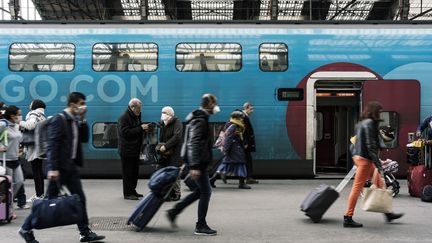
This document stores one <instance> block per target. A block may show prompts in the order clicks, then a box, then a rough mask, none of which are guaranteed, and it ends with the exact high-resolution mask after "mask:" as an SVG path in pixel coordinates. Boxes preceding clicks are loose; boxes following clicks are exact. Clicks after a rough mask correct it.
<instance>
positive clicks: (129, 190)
mask: <svg viewBox="0 0 432 243" xmlns="http://www.w3.org/2000/svg"><path fill="white" fill-rule="evenodd" d="M121 162H122V178H123V196H125V197H126V196H132V195H135V194H136V193H137V192H136V187H137V184H138V174H139V157H123V156H121Z"/></svg>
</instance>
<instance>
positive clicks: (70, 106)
mask: <svg viewBox="0 0 432 243" xmlns="http://www.w3.org/2000/svg"><path fill="white" fill-rule="evenodd" d="M85 100H86V97H85V96H84V94H82V93H79V92H72V93H70V94H69V96H68V100H67V107H66V109H64V110H63V111H62V112H61V113H59V114H57V115H55V116H54V117H52V118H51V120H50V121H49V124H48V148H47V170H48V175H47V177H48V180H50V183H49V185H48V189H47V196H48V198H56V197H57V196H58V194H59V189H60V188H59V185H60V186H66V188H67V189H68V190H69V192H70V193H71V194H72V195H73V194H77V195H78V196H79V197H80V201H81V203H82V206H83V214H84V217H83V221H82V222H80V223H78V229H79V231H80V242H93V241H100V240H102V239H104V238H105V236H101V235H97V234H96V233H94V232H92V231H91V229H90V228H89V221H88V216H87V208H86V197H85V194H84V191H83V188H82V184H81V179H80V178H81V175H80V173H79V169H78V167H81V166H82V165H83V154H82V149H81V143H86V142H88V139H89V129H88V126H87V123H86V120H85V114H86V112H87V106H86V101H85ZM31 221H32V214H30V215H29V216H28V217H27V218H26V219H25V221H24V224H23V225H22V226H21V229H20V230H19V232H18V233H19V234H20V235H21V236H22V237H23V238H24V239H25V241H26V242H27V243H38V241H37V240H35V237H34V235H33V231H32V223H31Z"/></svg>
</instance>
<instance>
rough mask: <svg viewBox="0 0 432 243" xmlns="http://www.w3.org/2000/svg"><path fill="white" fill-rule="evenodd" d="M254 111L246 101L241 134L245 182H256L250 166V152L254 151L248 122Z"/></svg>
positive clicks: (253, 140) (253, 135)
mask: <svg viewBox="0 0 432 243" xmlns="http://www.w3.org/2000/svg"><path fill="white" fill-rule="evenodd" d="M253 112H254V107H253V105H252V104H251V103H250V102H246V103H244V105H243V114H244V117H243V122H244V124H245V130H244V134H243V138H244V139H243V144H244V146H245V152H246V169H247V179H246V183H247V184H256V183H258V181H257V180H255V179H253V178H252V173H253V166H252V153H253V152H255V151H256V150H255V134H254V130H253V127H252V123H251V122H250V119H249V116H250V115H252V113H253Z"/></svg>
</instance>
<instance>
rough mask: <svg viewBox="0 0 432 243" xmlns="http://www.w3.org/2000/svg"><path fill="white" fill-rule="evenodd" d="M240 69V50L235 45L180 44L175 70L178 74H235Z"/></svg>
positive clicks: (238, 45)
mask: <svg viewBox="0 0 432 243" xmlns="http://www.w3.org/2000/svg"><path fill="white" fill-rule="evenodd" d="M241 68H242V49H241V46H240V44H237V43H180V44H178V45H177V47H176V69H177V70H178V71H180V72H237V71H239V70H240V69H241Z"/></svg>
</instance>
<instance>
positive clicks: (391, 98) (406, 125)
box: [362, 80, 420, 176]
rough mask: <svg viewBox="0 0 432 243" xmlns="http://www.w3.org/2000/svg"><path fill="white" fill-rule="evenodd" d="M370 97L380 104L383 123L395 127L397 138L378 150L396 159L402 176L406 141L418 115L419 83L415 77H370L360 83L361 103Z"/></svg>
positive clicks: (416, 121) (415, 125)
mask: <svg viewBox="0 0 432 243" xmlns="http://www.w3.org/2000/svg"><path fill="white" fill-rule="evenodd" d="M369 101H378V102H380V103H381V104H382V105H383V113H382V114H381V118H382V119H383V120H384V121H383V122H381V124H380V126H382V125H391V126H392V127H394V128H395V130H396V137H397V140H394V141H392V142H390V143H387V144H386V145H387V147H388V149H384V150H382V151H381V153H380V158H381V159H387V158H388V159H392V160H396V161H398V162H399V172H398V175H402V176H405V175H406V171H407V168H408V164H407V163H406V144H407V143H408V133H412V132H415V131H416V129H417V126H418V124H419V117H420V83H419V81H417V80H370V81H366V82H364V83H363V90H362V107H365V106H366V104H367V103H368V102H369Z"/></svg>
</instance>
